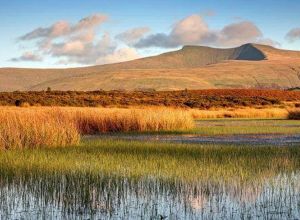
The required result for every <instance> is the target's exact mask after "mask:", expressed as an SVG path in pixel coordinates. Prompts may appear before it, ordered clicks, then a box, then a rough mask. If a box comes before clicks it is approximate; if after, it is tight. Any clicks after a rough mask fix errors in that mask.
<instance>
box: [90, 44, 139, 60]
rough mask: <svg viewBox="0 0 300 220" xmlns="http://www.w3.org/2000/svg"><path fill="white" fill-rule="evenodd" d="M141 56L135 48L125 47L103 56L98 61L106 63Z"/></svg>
mask: <svg viewBox="0 0 300 220" xmlns="http://www.w3.org/2000/svg"><path fill="white" fill-rule="evenodd" d="M137 58H140V55H139V54H138V52H137V51H136V49H134V48H130V47H125V48H121V49H118V50H115V51H114V52H113V53H112V54H109V55H107V56H105V57H101V58H100V59H98V60H97V61H96V63H97V64H106V63H119V62H124V61H128V60H134V59H137Z"/></svg>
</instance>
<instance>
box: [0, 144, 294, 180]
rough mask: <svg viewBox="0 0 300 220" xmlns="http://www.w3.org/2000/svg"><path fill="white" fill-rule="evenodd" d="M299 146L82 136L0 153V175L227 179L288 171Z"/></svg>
mask: <svg viewBox="0 0 300 220" xmlns="http://www.w3.org/2000/svg"><path fill="white" fill-rule="evenodd" d="M299 158H300V148H297V147H280V148H279V147H271V146H263V147H255V146H242V147H241V146H234V145H190V144H174V143H157V142H155V143H154V142H147V143H145V142H133V141H118V140H103V139H101V140H85V141H83V142H82V143H81V144H80V145H79V146H74V147H68V148H55V149H38V150H22V151H18V150H10V151H1V152H0V167H1V170H0V176H2V177H3V176H15V175H24V174H28V175H31V174H33V175H51V174H56V175H57V174H59V175H69V174H72V175H77V176H82V175H87V174H88V175H91V176H98V175H101V176H111V177H113V176H115V177H126V178H133V179H141V178H149V177H155V178H157V179H163V180H172V181H174V180H176V181H177V180H180V181H192V182H194V181H199V180H216V181H217V180H219V179H220V180H222V181H227V180H229V181H233V179H237V180H239V181H240V180H242V181H243V180H248V179H257V178H260V177H265V176H270V175H275V174H277V173H278V172H279V171H280V170H284V171H286V170H289V171H293V170H295V169H298V168H299V165H300V163H299V162H300V159H299Z"/></svg>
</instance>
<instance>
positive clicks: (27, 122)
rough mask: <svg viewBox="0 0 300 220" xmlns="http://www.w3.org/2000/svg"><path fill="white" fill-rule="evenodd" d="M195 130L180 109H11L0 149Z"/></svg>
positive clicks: (1, 114)
mask: <svg viewBox="0 0 300 220" xmlns="http://www.w3.org/2000/svg"><path fill="white" fill-rule="evenodd" d="M193 127H194V121H193V118H192V117H191V116H190V114H189V113H188V112H186V111H184V110H177V109H167V108H150V109H120V108H112V109H107V108H58V107H56V108H51V107H30V108H12V107H8V108H2V109H1V110H0V149H12V148H41V147H52V146H67V145H75V144H78V143H79V136H80V135H86V134H97V133H105V132H130V131H134V132H140V131H169V130H183V129H190V128H193Z"/></svg>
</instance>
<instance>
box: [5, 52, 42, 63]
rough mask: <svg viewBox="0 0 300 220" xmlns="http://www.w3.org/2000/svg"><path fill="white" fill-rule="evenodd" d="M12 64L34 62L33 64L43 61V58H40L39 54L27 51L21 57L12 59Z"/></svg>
mask: <svg viewBox="0 0 300 220" xmlns="http://www.w3.org/2000/svg"><path fill="white" fill-rule="evenodd" d="M10 61H12V62H22V61H32V62H37V61H42V57H41V56H39V55H38V54H34V53H33V52H30V51H27V52H24V53H23V54H22V55H21V56H20V57H15V58H12V59H10Z"/></svg>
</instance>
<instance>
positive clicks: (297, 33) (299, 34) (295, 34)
mask: <svg viewBox="0 0 300 220" xmlns="http://www.w3.org/2000/svg"><path fill="white" fill-rule="evenodd" d="M285 38H286V39H287V40H288V41H290V42H294V41H296V40H300V28H293V29H291V30H290V31H289V32H288V33H287V34H286V36H285Z"/></svg>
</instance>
